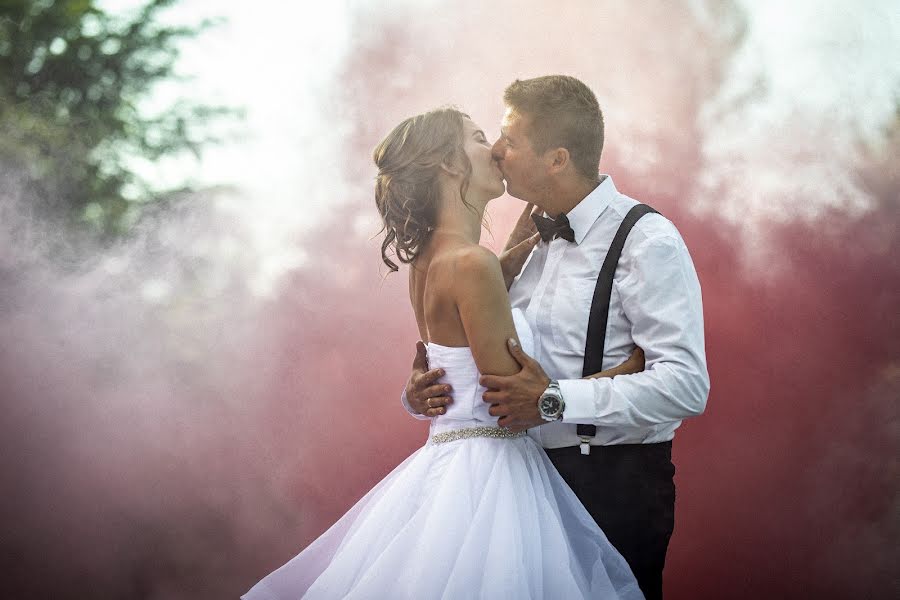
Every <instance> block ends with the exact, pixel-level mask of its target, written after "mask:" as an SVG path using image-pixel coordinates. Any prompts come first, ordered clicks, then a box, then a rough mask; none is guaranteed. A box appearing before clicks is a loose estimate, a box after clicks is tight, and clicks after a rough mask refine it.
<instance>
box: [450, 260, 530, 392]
mask: <svg viewBox="0 0 900 600" xmlns="http://www.w3.org/2000/svg"><path fill="white" fill-rule="evenodd" d="M454 283H455V286H454V300H455V301H456V306H457V310H458V311H459V317H460V320H461V321H462V324H463V329H464V330H465V332H466V339H467V340H468V343H469V347H470V348H471V350H472V355H473V356H474V357H475V364H476V365H477V366H478V370H479V371H480V372H481V373H490V374H492V375H512V374H514V373H518V372H519V364H518V363H517V362H516V361H515V359H514V358H513V357H512V355H511V354H510V353H509V350H508V347H507V340H509V339H510V338H513V339H515V340H516V341H518V337H517V336H516V328H515V325H514V324H513V318H512V309H511V308H510V306H509V295H508V294H507V292H506V284H505V283H504V280H503V272H502V271H501V269H500V261H499V260H498V259H497V257H496V256H495V255H494V254H493V253H492V252H491V251H490V250H488V249H487V248H483V247H481V246H475V247H471V248H466V249H465V250H461V251H460V252H459V255H458V256H457V257H456V259H455V261H454Z"/></svg>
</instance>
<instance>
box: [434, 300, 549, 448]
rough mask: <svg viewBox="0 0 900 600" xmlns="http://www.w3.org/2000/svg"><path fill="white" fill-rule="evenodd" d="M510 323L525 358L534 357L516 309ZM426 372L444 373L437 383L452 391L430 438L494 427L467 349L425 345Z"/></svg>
mask: <svg viewBox="0 0 900 600" xmlns="http://www.w3.org/2000/svg"><path fill="white" fill-rule="evenodd" d="M512 314H513V323H514V324H515V326H516V333H517V334H518V336H519V342H520V343H521V345H522V349H523V350H524V351H525V352H526V353H527V354H533V353H534V339H533V337H532V334H531V329H530V328H529V327H528V322H527V321H526V320H525V315H524V314H522V311H521V310H520V309H514V310H513V313H512ZM425 347H426V349H427V351H428V368H429V369H438V368H440V369H444V376H443V377H441V379H440V380H439V382H440V383H447V384H450V385H451V386H452V388H453V392H452V396H453V402H452V403H451V404H450V405H449V406H448V407H447V412H446V413H445V414H443V415H440V416H438V417H434V418H433V419H432V420H431V432H430V434H431V435H434V434H437V433H440V432H442V431H447V430H450V429H459V428H463V427H479V426H481V427H483V426H485V425H489V426H496V424H497V417H492V416H491V415H490V414H489V413H488V408H490V405H489V404H487V403H486V402H485V401H484V400H483V399H482V397H481V395H482V394H483V393H484V392H485V388H484V387H483V386H482V385H481V384H479V383H478V379H479V378H480V377H481V373H479V372H478V366H477V365H476V364H475V357H474V356H472V350H471V349H470V348H469V347H468V346H463V347H450V346H441V345H440V344H432V343H428V344H426V345H425Z"/></svg>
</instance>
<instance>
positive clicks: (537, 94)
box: [503, 75, 603, 179]
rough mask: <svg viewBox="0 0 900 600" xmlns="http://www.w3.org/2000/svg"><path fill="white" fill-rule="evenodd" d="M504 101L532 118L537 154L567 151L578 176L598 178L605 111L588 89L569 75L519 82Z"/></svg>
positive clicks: (530, 135)
mask: <svg viewBox="0 0 900 600" xmlns="http://www.w3.org/2000/svg"><path fill="white" fill-rule="evenodd" d="M503 101H504V102H505V103H506V105H507V106H509V107H510V108H512V109H514V110H515V111H516V112H518V113H521V114H523V115H524V116H527V117H529V118H530V119H531V127H530V132H529V135H528V138H529V141H530V142H531V146H532V147H533V148H534V151H535V152H537V153H541V152H546V151H547V150H549V149H551V148H565V149H566V150H568V151H569V156H570V158H571V160H572V163H573V164H574V166H575V169H576V170H577V171H578V173H579V174H581V175H582V176H584V177H586V178H588V179H597V178H598V177H599V172H600V171H599V169H600V153H601V152H602V151H603V112H601V110H600V104H599V103H598V102H597V97H596V96H594V92H592V91H591V90H590V88H589V87H588V86H586V85H585V84H584V83H582V82H581V81H579V80H578V79H576V78H574V77H570V76H568V75H545V76H543V77H535V78H534V79H516V80H515V81H514V82H513V83H511V84H510V85H509V87H507V88H506V91H505V92H503Z"/></svg>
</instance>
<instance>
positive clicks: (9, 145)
mask: <svg viewBox="0 0 900 600" xmlns="http://www.w3.org/2000/svg"><path fill="white" fill-rule="evenodd" d="M175 1H176V0H150V1H149V2H147V3H146V4H145V5H143V6H142V7H141V8H140V9H139V10H137V11H135V12H134V14H133V15H132V16H130V17H128V18H122V17H116V16H113V15H110V14H108V13H107V12H105V11H104V10H102V9H101V8H99V7H98V6H97V5H96V2H95V1H94V0H57V1H53V0H0V166H3V167H4V168H5V169H15V171H16V172H17V175H18V176H19V177H24V180H25V181H26V186H27V188H28V192H29V193H28V196H29V198H31V199H32V201H34V202H35V203H36V204H37V206H36V208H38V209H41V210H42V211H44V212H45V213H46V214H49V213H61V214H63V215H65V216H66V217H67V218H68V219H69V220H70V221H71V222H73V223H74V222H82V223H88V224H90V225H92V226H93V227H94V228H96V229H97V230H98V231H99V232H101V233H103V234H105V235H113V234H116V233H119V232H122V231H124V230H126V229H127V228H128V226H129V225H130V224H131V223H132V222H133V221H134V219H135V218H136V217H137V216H139V214H140V210H141V207H142V206H145V205H147V204H148V203H150V202H160V201H163V200H165V198H166V197H167V196H168V194H166V193H164V192H160V191H159V190H155V189H154V187H153V186H152V185H151V184H150V183H149V182H147V181H144V180H143V179H142V178H141V177H140V176H138V175H137V174H136V173H135V172H134V169H133V166H131V165H130V164H129V162H130V160H129V159H133V158H134V157H142V158H146V159H150V160H155V159H158V158H161V157H164V156H171V155H178V154H179V153H183V152H190V153H193V154H195V155H197V154H199V152H200V150H201V147H202V146H203V145H204V144H205V143H207V142H210V141H212V140H213V137H212V136H211V135H210V133H209V130H210V128H209V125H210V123H211V121H213V120H215V119H217V118H219V117H222V116H225V115H231V114H233V113H234V111H231V110H229V109H225V108H222V107H210V106H203V105H199V104H195V103H190V102H185V101H180V102H178V103H176V104H175V105H174V106H171V107H169V108H168V109H167V110H166V111H165V112H163V113H162V114H160V115H155V116H148V115H146V114H143V112H142V111H141V110H140V103H141V101H142V100H145V99H146V98H147V97H148V95H149V93H150V92H151V90H152V89H153V86H154V85H155V84H156V83H158V82H160V81H162V80H165V79H168V78H171V77H173V76H174V74H173V67H174V63H175V60H176V58H177V56H178V49H177V44H178V42H180V41H181V40H183V39H186V38H191V37H193V36H195V35H197V34H198V33H199V32H201V31H202V30H203V29H205V28H206V27H208V26H209V25H210V24H211V23H210V22H204V23H201V24H199V25H198V26H196V27H176V26H167V25H163V24H161V23H160V22H159V19H158V16H159V12H160V11H161V10H163V9H165V8H167V7H168V6H170V5H171V4H173V3H174V2H175ZM132 164H133V162H132Z"/></svg>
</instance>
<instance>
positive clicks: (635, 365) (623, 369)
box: [585, 347, 646, 379]
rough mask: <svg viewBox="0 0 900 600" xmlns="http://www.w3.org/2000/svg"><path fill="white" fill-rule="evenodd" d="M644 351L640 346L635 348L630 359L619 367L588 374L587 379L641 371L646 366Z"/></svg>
mask: <svg viewBox="0 0 900 600" xmlns="http://www.w3.org/2000/svg"><path fill="white" fill-rule="evenodd" d="M645 366H646V365H645V361H644V351H643V350H641V348H640V347H638V348H635V349H634V352H632V353H631V356H629V357H628V360H626V361H625V362H623V363H622V364H621V365H619V366H617V367H613V368H611V369H606V370H605V371H600V372H599V373H594V374H593V375H588V376H587V377H585V379H598V378H600V377H615V376H616V375H631V374H632V373H640V372H641V371H643V370H644V367H645Z"/></svg>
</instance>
